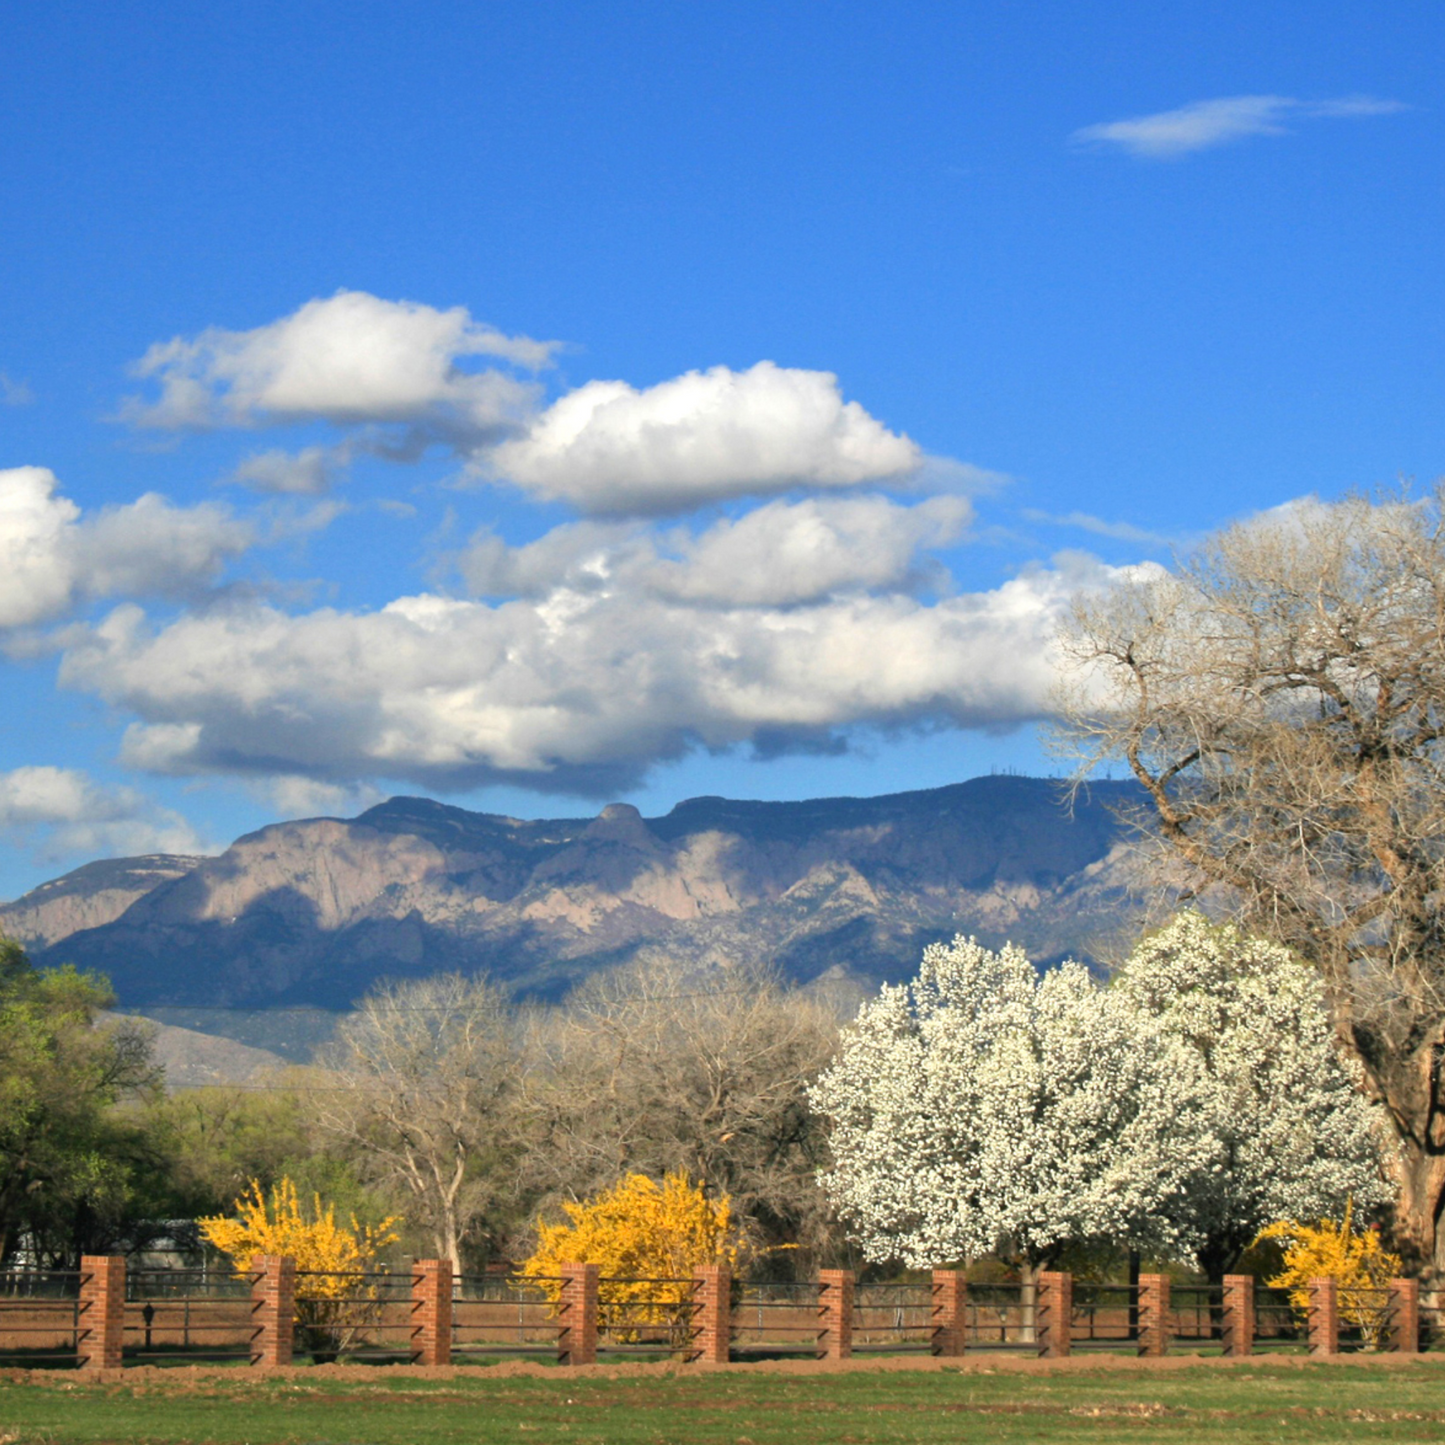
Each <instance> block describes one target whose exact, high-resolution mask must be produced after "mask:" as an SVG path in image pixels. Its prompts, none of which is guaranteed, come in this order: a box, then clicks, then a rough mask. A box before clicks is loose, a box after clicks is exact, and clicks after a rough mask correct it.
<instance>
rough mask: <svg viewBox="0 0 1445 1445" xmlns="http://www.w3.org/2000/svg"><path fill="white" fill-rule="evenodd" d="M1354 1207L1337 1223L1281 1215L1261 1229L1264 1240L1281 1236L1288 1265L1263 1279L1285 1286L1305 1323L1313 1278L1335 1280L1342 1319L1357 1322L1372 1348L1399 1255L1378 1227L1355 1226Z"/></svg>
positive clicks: (1347, 1208) (1397, 1270)
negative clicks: (1304, 1221) (1386, 1243)
mask: <svg viewBox="0 0 1445 1445" xmlns="http://www.w3.org/2000/svg"><path fill="white" fill-rule="evenodd" d="M1350 1214H1351V1206H1350V1205H1346V1206H1345V1217H1344V1218H1343V1219H1342V1220H1341V1221H1340V1222H1339V1223H1338V1224H1336V1223H1335V1222H1334V1221H1333V1220H1331V1219H1322V1220H1320V1221H1319V1223H1318V1224H1313V1225H1310V1224H1301V1223H1299V1222H1298V1221H1296V1220H1293V1219H1280V1220H1277V1221H1276V1222H1275V1223H1274V1224H1271V1225H1268V1226H1267V1227H1266V1228H1264V1229H1262V1230H1260V1232H1259V1237H1258V1239H1256V1241H1255V1243H1256V1244H1257V1243H1258V1242H1259V1240H1262V1239H1273V1240H1277V1241H1278V1242H1279V1243H1280V1245H1281V1246H1283V1248H1284V1268H1283V1269H1282V1270H1281V1271H1280V1273H1279V1274H1277V1275H1274V1276H1273V1277H1272V1278H1271V1279H1268V1280H1266V1281H1265V1283H1266V1284H1268V1285H1269V1286H1270V1287H1271V1288H1273V1289H1287V1290H1289V1292H1290V1296H1289V1302H1290V1306H1291V1308H1292V1309H1293V1310H1294V1313H1295V1318H1296V1319H1297V1320H1298V1321H1299V1322H1300V1326H1301V1328H1303V1327H1304V1326H1305V1324H1306V1323H1307V1321H1308V1319H1309V1302H1310V1296H1309V1282H1310V1280H1312V1279H1321V1278H1323V1279H1334V1280H1338V1281H1339V1287H1340V1319H1341V1320H1342V1321H1345V1322H1346V1323H1348V1324H1352V1325H1355V1326H1356V1327H1357V1328H1358V1329H1359V1331H1360V1337H1361V1338H1362V1339H1363V1340H1364V1342H1365V1343H1366V1344H1367V1345H1368V1346H1369V1347H1370V1348H1371V1349H1375V1348H1376V1347H1377V1346H1378V1345H1379V1343H1380V1335H1381V1332H1382V1331H1383V1330H1384V1327H1385V1296H1384V1293H1383V1291H1384V1290H1385V1288H1386V1286H1387V1285H1388V1284H1389V1282H1390V1281H1391V1280H1392V1279H1394V1278H1395V1277H1396V1276H1398V1275H1399V1273H1400V1269H1401V1262H1400V1256H1399V1255H1397V1254H1391V1253H1390V1251H1389V1250H1387V1249H1386V1248H1385V1246H1384V1243H1383V1241H1382V1240H1381V1239H1380V1235H1379V1233H1378V1231H1376V1230H1373V1229H1365V1230H1361V1231H1359V1232H1358V1233H1357V1232H1356V1231H1355V1230H1354V1229H1353V1228H1352V1227H1351V1221H1350Z"/></svg>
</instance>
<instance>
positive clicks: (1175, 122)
mask: <svg viewBox="0 0 1445 1445" xmlns="http://www.w3.org/2000/svg"><path fill="white" fill-rule="evenodd" d="M1408 109H1409V107H1408V106H1406V105H1405V104H1404V103H1403V102H1401V101H1398V100H1381V99H1378V98H1377V97H1375V96H1370V95H1349V96H1341V97H1339V98H1338V99H1335V100H1297V99H1295V98H1294V97H1292V96H1288V95H1227V96H1222V97H1221V98H1219V99H1218V100H1196V101H1192V102H1191V103H1190V104H1188V105H1181V106H1180V107H1179V109H1178V110H1161V111H1159V112H1158V113H1157V114H1155V115H1139V116H1132V117H1130V118H1129V119H1127V120H1111V121H1105V122H1104V123H1102V124H1100V125H1086V126H1085V127H1084V128H1083V129H1082V130H1076V131H1075V132H1074V133H1073V135H1072V136H1071V137H1070V140H1071V141H1073V143H1074V144H1075V145H1081V146H1090V147H1095V148H1103V147H1117V148H1118V149H1120V150H1123V151H1126V152H1128V154H1129V155H1132V156H1140V157H1143V158H1144V159H1146V160H1173V159H1175V158H1177V157H1179V156H1185V155H1189V154H1191V153H1192V152H1194V151H1202V150H1210V149H1211V148H1213V147H1214V146H1222V145H1229V144H1230V143H1231V142H1233V141H1238V140H1244V139H1245V138H1246V137H1248V136H1252V135H1287V134H1288V133H1289V125H1288V122H1290V121H1301V120H1348V119H1357V118H1359V117H1362V116H1371V115H1393V114H1394V113H1396V112H1397V111H1402V110H1408Z"/></svg>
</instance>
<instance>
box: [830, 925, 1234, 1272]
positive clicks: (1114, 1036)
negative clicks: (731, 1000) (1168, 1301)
mask: <svg viewBox="0 0 1445 1445" xmlns="http://www.w3.org/2000/svg"><path fill="white" fill-rule="evenodd" d="M1131 1005H1132V1001H1131V999H1129V998H1127V997H1126V996H1125V995H1124V994H1123V993H1121V992H1116V991H1115V990H1112V989H1102V988H1100V987H1098V985H1097V984H1096V983H1095V982H1094V980H1093V979H1092V978H1091V977H1090V975H1089V973H1088V972H1087V970H1086V969H1084V968H1083V967H1082V966H1081V965H1079V964H1075V963H1066V964H1064V965H1063V966H1061V967H1059V968H1057V969H1053V970H1050V971H1048V972H1046V973H1044V974H1042V975H1041V974H1040V973H1038V971H1036V970H1035V968H1034V967H1033V965H1032V964H1031V963H1030V962H1029V960H1028V958H1027V957H1026V956H1025V955H1024V953H1023V952H1022V951H1021V950H1020V949H1018V948H1015V947H1012V946H1009V947H1005V948H1004V949H1003V950H1002V951H1001V952H998V953H995V952H991V951H990V950H988V949H986V948H983V947H981V946H980V945H979V944H978V943H976V942H974V941H973V940H972V939H964V938H959V939H956V940H955V941H954V942H953V943H952V944H951V945H943V944H935V945H933V946H932V947H930V948H929V949H928V950H927V951H926V952H925V953H924V956H923V964H922V968H921V971H920V973H919V976H918V978H917V979H916V980H914V981H913V982H912V983H909V984H905V985H902V986H898V987H886V988H884V989H883V991H882V993H881V994H880V996H879V997H878V998H877V999H876V1000H874V1001H873V1002H871V1003H868V1004H865V1005H864V1007H863V1009H862V1010H861V1012H860V1013H859V1015H858V1018H857V1020H856V1022H855V1023H854V1024H853V1026H852V1027H851V1028H850V1029H849V1030H847V1031H846V1032H845V1034H844V1038H843V1041H842V1043H841V1045H840V1048H839V1052H838V1054H837V1056H836V1057H835V1059H834V1061H833V1063H832V1065H831V1066H830V1067H829V1068H828V1070H827V1071H825V1072H824V1073H823V1075H822V1076H821V1077H820V1078H819V1080H818V1082H817V1083H816V1085H815V1086H814V1088H813V1091H812V1100H813V1104H814V1106H815V1107H816V1108H817V1109H818V1110H820V1111H821V1112H822V1113H823V1114H824V1115H826V1116H827V1117H828V1119H829V1120H830V1121H831V1126H832V1148H833V1155H834V1160H835V1162H834V1164H833V1167H832V1169H831V1170H830V1171H828V1172H827V1173H826V1174H825V1175H824V1176H823V1183H824V1187H825V1188H826V1190H827V1192H828V1194H829V1196H830V1198H831V1200H832V1203H833V1205H834V1207H835V1208H836V1210H837V1211H838V1213H839V1215H840V1216H841V1218H842V1219H843V1221H844V1222H845V1224H846V1225H847V1226H848V1228H849V1229H850V1231H851V1233H852V1234H853V1235H854V1237H855V1238H856V1239H857V1240H858V1241H859V1242H860V1244H861V1245H862V1247H863V1249H864V1252H865V1254H866V1255H867V1256H868V1257H869V1258H870V1259H874V1260H879V1261H888V1260H901V1261H902V1262H903V1263H905V1264H907V1265H910V1266H913V1267H927V1266H930V1265H939V1264H944V1263H948V1262H953V1261H963V1260H969V1259H973V1258H976V1257H978V1256H980V1255H984V1254H988V1253H995V1254H998V1255H1000V1256H1002V1257H1004V1258H1007V1259H1010V1260H1011V1261H1013V1262H1014V1263H1015V1264H1016V1265H1017V1266H1018V1267H1019V1268H1020V1269H1021V1271H1022V1275H1023V1278H1024V1280H1025V1281H1026V1282H1028V1281H1030V1280H1031V1279H1032V1278H1033V1276H1034V1274H1035V1272H1036V1271H1037V1270H1038V1269H1039V1268H1045V1267H1047V1266H1048V1265H1049V1264H1050V1263H1051V1262H1052V1261H1053V1260H1054V1259H1056V1258H1057V1256H1058V1254H1059V1252H1060V1251H1061V1250H1062V1249H1063V1248H1064V1247H1065V1246H1067V1245H1069V1244H1071V1243H1084V1242H1096V1241H1108V1242H1111V1243H1114V1244H1118V1245H1131V1246H1135V1247H1139V1248H1144V1249H1147V1250H1150V1251H1153V1252H1172V1251H1173V1250H1174V1249H1176V1248H1177V1247H1178V1245H1179V1242H1180V1241H1179V1235H1178V1226H1177V1225H1176V1223H1175V1221H1174V1220H1173V1219H1171V1218H1169V1217H1168V1216H1166V1215H1165V1214H1163V1213H1162V1212H1161V1210H1160V1202H1161V1201H1162V1200H1164V1199H1168V1198H1177V1197H1178V1195H1179V1194H1180V1192H1181V1189H1182V1186H1183V1181H1184V1180H1185V1179H1188V1178H1195V1177H1198V1176H1199V1175H1200V1174H1201V1173H1206V1172H1207V1171H1208V1170H1209V1169H1210V1168H1211V1167H1212V1166H1213V1165H1214V1164H1215V1163H1216V1162H1217V1160H1216V1158H1215V1155H1214V1153H1213V1151H1214V1150H1215V1147H1216V1146H1215V1143H1214V1140H1213V1139H1212V1137H1211V1136H1210V1135H1209V1134H1208V1133H1207V1132H1206V1131H1201V1130H1200V1129H1199V1128H1198V1126H1197V1122H1196V1118H1195V1113H1196V1110H1195V1104H1194V1101H1193V1100H1192V1099H1191V1098H1190V1096H1189V1088H1188V1081H1189V1079H1190V1077H1191V1074H1190V1071H1189V1070H1187V1069H1186V1070H1184V1071H1182V1073H1181V1071H1180V1069H1179V1067H1178V1063H1179V1060H1178V1059H1177V1058H1176V1057H1175V1055H1176V1054H1177V1053H1178V1052H1179V1048H1178V1045H1177V1044H1176V1043H1175V1042H1174V1041H1173V1040H1171V1039H1169V1038H1168V1037H1166V1036H1165V1035H1164V1034H1163V1033H1162V1032H1161V1031H1159V1030H1156V1029H1154V1028H1153V1027H1152V1026H1151V1025H1150V1024H1149V1021H1148V1018H1147V1016H1146V1015H1145V1014H1143V1013H1142V1012H1141V1011H1140V1010H1138V1009H1137V1008H1134V1007H1132V1006H1131ZM1171 1079H1175V1080H1182V1082H1176V1083H1173V1084H1170V1082H1169V1081H1170V1080H1171Z"/></svg>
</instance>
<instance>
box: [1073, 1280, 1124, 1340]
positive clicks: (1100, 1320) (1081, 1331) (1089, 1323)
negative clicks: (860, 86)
mask: <svg viewBox="0 0 1445 1445" xmlns="http://www.w3.org/2000/svg"><path fill="white" fill-rule="evenodd" d="M1069 1332H1070V1335H1071V1336H1072V1339H1073V1348H1074V1349H1079V1348H1080V1347H1081V1346H1088V1345H1099V1346H1104V1347H1111V1348H1114V1349H1117V1348H1119V1347H1120V1346H1121V1345H1129V1344H1133V1343H1134V1342H1135V1341H1137V1340H1138V1338H1139V1291H1138V1289H1137V1288H1136V1287H1135V1286H1133V1285H1127V1284H1092V1283H1086V1282H1081V1281H1079V1280H1075V1281H1074V1311H1073V1316H1072V1318H1071V1319H1070V1321H1069Z"/></svg>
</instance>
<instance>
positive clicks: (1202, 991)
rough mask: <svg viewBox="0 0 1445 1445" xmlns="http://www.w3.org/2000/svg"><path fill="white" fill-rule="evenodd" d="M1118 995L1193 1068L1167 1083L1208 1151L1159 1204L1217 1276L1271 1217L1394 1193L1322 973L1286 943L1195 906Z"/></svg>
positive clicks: (1124, 971)
mask: <svg viewBox="0 0 1445 1445" xmlns="http://www.w3.org/2000/svg"><path fill="white" fill-rule="evenodd" d="M1113 991H1115V992H1117V993H1118V994H1119V996H1120V997H1121V999H1123V1000H1124V1001H1125V1002H1126V1003H1127V1005H1128V1006H1129V1008H1130V1009H1131V1010H1133V1011H1134V1012H1135V1013H1136V1014H1137V1016H1138V1017H1139V1019H1140V1021H1141V1022H1142V1023H1144V1024H1146V1025H1148V1026H1149V1027H1150V1028H1157V1029H1158V1030H1160V1031H1162V1033H1163V1034H1164V1035H1165V1036H1166V1037H1167V1038H1168V1039H1169V1040H1171V1041H1172V1043H1173V1044H1174V1045H1175V1048H1174V1049H1173V1050H1172V1058H1173V1061H1174V1062H1173V1067H1174V1068H1175V1069H1181V1070H1183V1069H1187V1071H1188V1072H1187V1074H1186V1073H1182V1072H1181V1073H1178V1074H1175V1075H1173V1076H1172V1077H1168V1078H1166V1079H1164V1080H1163V1082H1164V1085H1165V1087H1166V1088H1167V1089H1168V1090H1169V1091H1170V1092H1172V1093H1177V1094H1183V1095H1184V1096H1186V1097H1187V1098H1188V1099H1189V1101H1190V1104H1191V1115H1190V1117H1191V1119H1192V1121H1193V1124H1194V1127H1195V1128H1196V1129H1197V1130H1198V1131H1199V1133H1200V1135H1201V1139H1202V1141H1203V1144H1204V1147H1202V1148H1201V1149H1200V1150H1198V1151H1197V1153H1196V1155H1195V1157H1196V1159H1197V1161H1198V1164H1197V1167H1196V1168H1195V1169H1193V1170H1192V1171H1190V1173H1189V1174H1188V1175H1186V1176H1185V1178H1184V1179H1183V1180H1182V1182H1181V1184H1180V1187H1179V1189H1178V1191H1177V1192H1176V1193H1175V1194H1174V1195H1172V1196H1168V1197H1166V1198H1165V1199H1163V1200H1162V1201H1161V1202H1160V1206H1159V1207H1160V1209H1161V1210H1162V1211H1163V1212H1164V1213H1165V1214H1167V1215H1168V1216H1169V1217H1170V1219H1171V1220H1172V1221H1173V1224H1174V1227H1175V1229H1176V1230H1177V1231H1178V1235H1179V1242H1180V1246H1181V1249H1182V1250H1183V1251H1184V1252H1186V1253H1188V1254H1192V1255H1193V1256H1194V1258H1195V1259H1196V1260H1197V1261H1198V1263H1199V1265H1200V1266H1201V1268H1203V1269H1204V1271H1205V1273H1206V1274H1207V1275H1208V1276H1209V1278H1211V1279H1212V1280H1214V1281H1216V1282H1218V1281H1219V1280H1221V1279H1222V1278H1223V1277H1224V1275H1225V1273H1226V1272H1227V1271H1228V1270H1229V1269H1230V1268H1232V1267H1233V1266H1234V1265H1235V1263H1236V1262H1237V1261H1238V1259H1239V1256H1240V1255H1241V1254H1242V1253H1243V1252H1244V1251H1245V1249H1247V1248H1248V1247H1249V1245H1250V1243H1251V1242H1252V1241H1253V1240H1254V1238H1255V1236H1256V1235H1257V1234H1258V1233H1259V1231H1260V1230H1261V1229H1263V1228H1264V1227H1265V1226H1266V1225H1267V1224H1270V1223H1271V1222H1272V1221H1274V1220H1278V1219H1320V1218H1324V1217H1326V1216H1336V1217H1337V1216H1339V1215H1341V1214H1343V1213H1344V1212H1345V1211H1346V1210H1347V1209H1349V1208H1350V1206H1351V1204H1352V1203H1353V1205H1354V1206H1355V1207H1356V1209H1357V1211H1364V1210H1365V1209H1368V1208H1369V1207H1371V1206H1377V1205H1380V1204H1383V1203H1385V1202H1386V1201H1387V1200H1388V1199H1389V1198H1390V1197H1391V1190H1390V1189H1389V1188H1388V1187H1387V1186H1386V1184H1385V1180H1384V1177H1383V1175H1382V1172H1381V1158H1380V1143H1381V1140H1382V1135H1383V1132H1384V1120H1383V1119H1382V1118H1381V1117H1380V1111H1379V1110H1378V1109H1376V1108H1373V1107H1372V1106H1371V1105H1370V1104H1369V1102H1368V1101H1367V1100H1366V1099H1365V1098H1364V1096H1363V1095H1362V1094H1361V1093H1360V1091H1359V1089H1358V1087H1357V1084H1356V1080H1355V1079H1354V1078H1353V1077H1352V1076H1351V1073H1350V1070H1349V1069H1347V1068H1346V1067H1345V1061H1344V1060H1343V1059H1342V1058H1341V1056H1340V1053H1339V1050H1338V1048H1337V1046H1336V1043H1335V1039H1334V1035H1333V1031H1332V1030H1331V1027H1330V1022H1329V1017H1328V1015H1327V1013H1326V1011H1325V1006H1324V990H1323V988H1322V986H1321V983H1320V977H1319V974H1318V972H1317V971H1315V970H1314V969H1311V968H1309V967H1307V966H1306V965H1305V964H1303V963H1301V962H1300V961H1299V959H1297V958H1296V957H1295V956H1294V955H1293V954H1292V953H1291V952H1290V951H1289V950H1288V949H1286V948H1284V947H1282V946H1281V945H1279V944H1275V943H1270V942H1269V941H1268V940H1267V939H1263V938H1259V937H1256V936H1252V935H1250V934H1247V933H1245V932H1243V931H1242V930H1241V929H1239V928H1236V927H1234V926H1233V925H1232V924H1229V923H1211V922H1210V921H1209V920H1208V919H1206V918H1205V917H1204V916H1203V915H1202V914H1200V913H1197V912H1193V911H1190V912H1186V913H1182V914H1180V915H1179V916H1178V917H1176V918H1174V919H1171V920H1170V921H1169V922H1168V923H1167V924H1166V925H1165V926H1164V927H1162V928H1160V929H1158V930H1156V931H1154V932H1152V933H1150V934H1149V935H1147V936H1146V937H1145V938H1143V939H1141V940H1140V941H1139V943H1138V944H1137V945H1136V946H1135V948H1134V950H1133V952H1132V953H1131V954H1130V955H1129V959H1128V961H1127V962H1126V963H1125V964H1124V966H1123V967H1122V968H1121V969H1120V970H1119V972H1118V974H1117V975H1116V977H1115V978H1114V980H1113Z"/></svg>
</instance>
